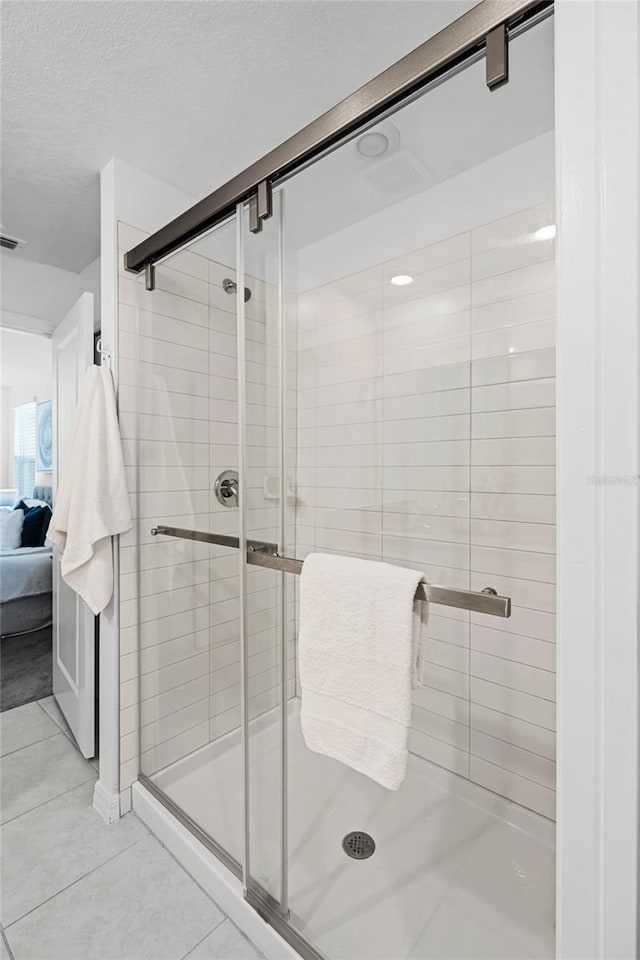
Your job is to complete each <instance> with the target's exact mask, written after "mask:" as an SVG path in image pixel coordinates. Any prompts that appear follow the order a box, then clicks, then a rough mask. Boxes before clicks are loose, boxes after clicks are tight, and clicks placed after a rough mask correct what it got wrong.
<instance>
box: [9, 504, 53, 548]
mask: <svg viewBox="0 0 640 960" xmlns="http://www.w3.org/2000/svg"><path fill="white" fill-rule="evenodd" d="M13 509H14V510H22V512H23V514H24V524H23V527H22V539H21V541H20V546H21V547H43V546H44V540H45V535H46V533H47V529H48V527H49V521H50V520H51V508H50V507H49V506H48V505H47V504H46V503H45V504H44V506H36V507H29V506H28V505H27V503H26V501H25V500H21V501H20V503H19V504H17V505H16V506H15V507H14V508H13Z"/></svg>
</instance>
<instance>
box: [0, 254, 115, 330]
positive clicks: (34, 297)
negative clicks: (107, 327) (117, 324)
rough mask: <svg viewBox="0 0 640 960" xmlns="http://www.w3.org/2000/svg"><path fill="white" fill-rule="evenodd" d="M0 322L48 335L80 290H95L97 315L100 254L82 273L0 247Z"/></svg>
mask: <svg viewBox="0 0 640 960" xmlns="http://www.w3.org/2000/svg"><path fill="white" fill-rule="evenodd" d="M0 279H1V282H0V326H2V327H7V328H9V329H15V330H24V331H29V332H33V333H41V334H45V335H50V334H51V333H52V331H53V329H54V328H55V326H56V325H57V324H58V322H59V321H60V320H61V319H62V318H63V317H64V315H65V314H66V313H67V311H68V310H69V309H70V308H71V307H72V306H73V304H74V303H75V301H76V300H77V299H78V297H79V296H80V294H81V293H84V292H85V291H89V292H90V293H93V294H94V298H95V299H94V303H95V327H96V329H97V328H98V326H99V319H100V312H99V309H100V258H99V257H97V258H96V259H95V260H94V261H93V262H92V263H90V264H89V265H88V266H87V267H85V269H84V270H83V271H82V272H81V273H72V272H71V271H70V270H61V269H60V268H59V267H50V266H49V265H48V264H46V263H36V262H35V260H27V259H25V257H24V252H17V253H16V252H14V253H12V252H10V251H9V250H0Z"/></svg>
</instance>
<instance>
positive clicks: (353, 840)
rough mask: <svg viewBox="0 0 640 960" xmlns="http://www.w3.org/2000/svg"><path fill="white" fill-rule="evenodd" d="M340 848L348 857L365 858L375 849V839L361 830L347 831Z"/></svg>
mask: <svg viewBox="0 0 640 960" xmlns="http://www.w3.org/2000/svg"><path fill="white" fill-rule="evenodd" d="M342 849H343V850H344V852H345V853H346V854H347V856H348V857H353V859H354V860H366V859H367V857H370V856H371V855H372V854H373V853H374V852H375V849H376V844H375V840H374V839H373V837H370V836H369V834H368V833H364V832H363V831H362V830H354V831H353V832H352V833H348V834H347V835H346V837H345V838H344V840H343V841H342Z"/></svg>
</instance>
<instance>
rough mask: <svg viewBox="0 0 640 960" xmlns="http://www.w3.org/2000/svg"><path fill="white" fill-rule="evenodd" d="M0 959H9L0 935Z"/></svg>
mask: <svg viewBox="0 0 640 960" xmlns="http://www.w3.org/2000/svg"><path fill="white" fill-rule="evenodd" d="M0 960H11V958H10V956H9V951H8V950H7V947H6V944H5V942H4V940H3V938H2V937H0Z"/></svg>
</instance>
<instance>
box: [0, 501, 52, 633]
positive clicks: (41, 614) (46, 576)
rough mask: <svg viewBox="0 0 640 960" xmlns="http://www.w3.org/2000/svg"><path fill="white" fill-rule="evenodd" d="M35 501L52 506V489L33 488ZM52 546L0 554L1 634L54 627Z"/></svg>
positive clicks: (18, 549) (26, 548) (21, 548)
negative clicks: (52, 620) (52, 621)
mask: <svg viewBox="0 0 640 960" xmlns="http://www.w3.org/2000/svg"><path fill="white" fill-rule="evenodd" d="M33 499H34V500H43V501H44V502H46V503H48V504H49V505H50V506H51V487H41V486H38V487H34V490H33ZM51 590H52V551H51V547H50V546H46V545H45V546H44V547H18V548H17V549H15V550H2V551H0V633H1V635H2V636H3V637H10V636H14V635H15V634H20V633H31V632H33V631H34V630H41V629H43V628H44V627H48V626H50V625H51V619H52V605H51V603H52V594H51Z"/></svg>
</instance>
